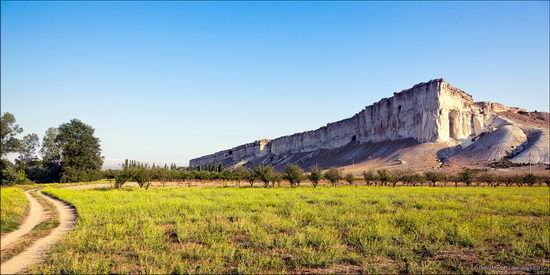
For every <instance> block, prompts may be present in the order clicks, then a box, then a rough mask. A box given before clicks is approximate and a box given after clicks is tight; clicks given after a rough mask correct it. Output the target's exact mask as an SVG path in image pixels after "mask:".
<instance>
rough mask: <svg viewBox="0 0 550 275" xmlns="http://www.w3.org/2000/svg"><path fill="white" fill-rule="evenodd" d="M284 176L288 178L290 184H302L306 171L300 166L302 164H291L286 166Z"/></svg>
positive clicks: (293, 185)
mask: <svg viewBox="0 0 550 275" xmlns="http://www.w3.org/2000/svg"><path fill="white" fill-rule="evenodd" d="M283 178H284V179H286V180H288V182H289V183H290V186H292V187H295V186H297V185H300V182H302V181H303V180H304V171H303V170H302V168H300V166H298V165H296V164H291V165H288V166H287V167H286V168H285V173H284V175H283Z"/></svg>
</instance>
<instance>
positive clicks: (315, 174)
mask: <svg viewBox="0 0 550 275" xmlns="http://www.w3.org/2000/svg"><path fill="white" fill-rule="evenodd" d="M307 177H308V179H309V180H310V181H311V184H312V185H313V187H317V185H318V184H319V182H320V181H321V180H322V179H323V171H322V170H321V168H320V167H319V165H315V166H314V167H313V169H311V171H310V172H309V175H308V176H307Z"/></svg>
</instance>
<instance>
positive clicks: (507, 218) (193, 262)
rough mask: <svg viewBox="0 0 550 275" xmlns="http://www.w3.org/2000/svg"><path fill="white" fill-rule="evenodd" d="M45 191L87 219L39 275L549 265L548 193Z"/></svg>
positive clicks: (388, 270) (408, 189)
mask: <svg viewBox="0 0 550 275" xmlns="http://www.w3.org/2000/svg"><path fill="white" fill-rule="evenodd" d="M45 191H46V192H49V193H51V194H53V195H55V196H58V197H60V198H62V199H64V200H66V201H68V202H70V203H72V204H73V205H74V206H76V208H77V211H78V214H79V219H78V222H77V225H76V228H75V229H74V230H73V231H72V232H70V233H69V235H68V236H67V237H66V238H64V239H63V240H62V241H61V242H59V243H58V244H57V245H56V246H55V247H54V248H53V249H52V250H51V251H50V253H49V255H48V257H47V259H46V261H45V262H44V263H42V264H41V265H38V266H35V267H34V268H33V273H88V274H89V273H186V272H189V273H288V272H346V271H347V272H361V271H363V272H377V273H395V272H414V273H421V272H424V273H444V272H459V273H462V272H473V271H478V270H479V267H480V266H493V265H500V266H511V267H513V266H525V265H535V266H536V265H539V266H540V265H542V264H543V261H544V259H545V258H546V259H548V257H549V255H550V237H549V235H550V229H549V226H548V224H549V222H550V216H549V208H548V201H549V193H548V188H541V187H535V188H516V187H512V188H451V187H449V188H430V187H402V188H391V187H338V188H331V187H321V188H317V189H313V188H307V187H304V188H275V189H264V188H153V189H149V190H140V189H130V188H128V189H123V190H67V189H56V188H51V187H50V188H47V189H46V190H45ZM485 272H491V271H490V270H489V271H485Z"/></svg>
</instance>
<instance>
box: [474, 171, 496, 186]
mask: <svg viewBox="0 0 550 275" xmlns="http://www.w3.org/2000/svg"><path fill="white" fill-rule="evenodd" d="M477 182H481V183H483V182H484V183H486V184H487V185H489V186H494V187H497V184H496V183H498V181H497V177H496V176H495V175H493V174H491V173H487V172H484V173H481V174H480V175H478V176H477Z"/></svg>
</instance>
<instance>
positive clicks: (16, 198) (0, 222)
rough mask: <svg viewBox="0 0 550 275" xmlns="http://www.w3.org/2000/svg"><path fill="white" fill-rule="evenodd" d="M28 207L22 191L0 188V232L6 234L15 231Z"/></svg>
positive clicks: (15, 188)
mask: <svg viewBox="0 0 550 275" xmlns="http://www.w3.org/2000/svg"><path fill="white" fill-rule="evenodd" d="M28 205H29V202H28V201H27V198H25V194H24V192H23V190H22V189H20V188H18V187H2V188H0V210H1V211H0V213H1V214H0V232H2V233H6V232H10V231H13V230H15V229H17V227H18V226H19V223H20V221H21V218H22V217H23V215H24V214H25V210H26V209H27V207H28Z"/></svg>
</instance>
